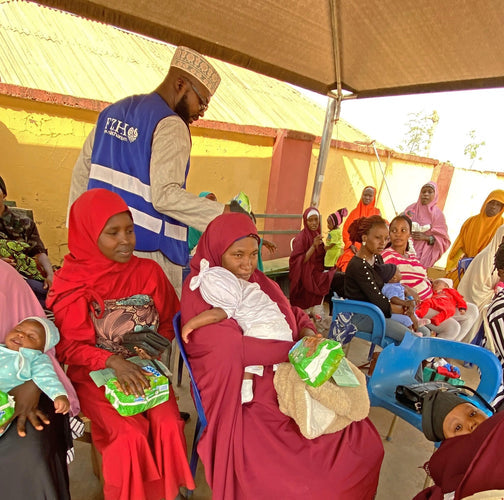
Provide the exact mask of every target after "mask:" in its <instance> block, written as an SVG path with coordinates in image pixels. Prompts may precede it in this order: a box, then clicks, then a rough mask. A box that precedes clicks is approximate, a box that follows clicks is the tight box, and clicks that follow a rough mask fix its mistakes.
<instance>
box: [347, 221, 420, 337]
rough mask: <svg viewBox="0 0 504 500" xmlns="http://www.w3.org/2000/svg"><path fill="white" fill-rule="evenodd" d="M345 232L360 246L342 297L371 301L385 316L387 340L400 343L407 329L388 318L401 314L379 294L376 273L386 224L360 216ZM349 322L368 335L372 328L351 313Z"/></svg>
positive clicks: (400, 309) (364, 318) (380, 282)
mask: <svg viewBox="0 0 504 500" xmlns="http://www.w3.org/2000/svg"><path fill="white" fill-rule="evenodd" d="M348 232H349V234H350V236H351V237H352V239H353V240H354V241H358V242H359V243H362V246H361V248H360V249H359V250H358V252H357V253H356V255H355V256H354V257H353V258H352V260H350V262H349V264H348V267H347V269H346V272H345V297H346V298H347V299H353V300H362V301H364V302H371V303H372V304H374V305H376V306H377V307H379V308H380V309H381V310H382V312H383V315H384V316H385V323H386V329H387V337H390V338H393V339H394V340H396V341H397V342H401V340H402V339H403V337H404V334H405V332H406V331H408V329H407V328H406V327H405V326H404V325H401V323H399V322H397V321H394V320H393V319H390V315H391V314H392V313H398V314H403V313H404V310H403V307H402V306H399V305H395V304H391V303H390V301H389V299H387V297H385V295H383V293H382V292H381V289H382V287H383V279H382V277H381V274H380V266H381V265H383V259H382V258H381V255H380V254H381V253H382V252H383V250H384V249H385V245H386V243H387V241H388V228H387V223H386V222H385V220H384V219H382V218H381V217H380V216H379V215H372V216H371V217H362V218H360V219H356V220H355V221H353V222H352V224H350V227H349V228H348ZM412 307H414V304H412ZM352 323H353V324H354V325H355V326H356V327H357V328H358V329H359V330H360V331H363V332H366V331H368V332H371V330H372V327H373V323H372V321H371V319H370V318H369V317H368V316H365V315H363V314H355V315H354V317H353V320H352ZM419 333H422V335H424V336H427V335H429V331H428V330H427V329H426V328H425V327H420V328H419Z"/></svg>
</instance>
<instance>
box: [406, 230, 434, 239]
mask: <svg viewBox="0 0 504 500" xmlns="http://www.w3.org/2000/svg"><path fill="white" fill-rule="evenodd" d="M411 237H412V238H413V239H414V240H417V241H418V240H420V241H429V240H430V236H427V235H426V234H425V233H421V232H420V231H412V233H411Z"/></svg>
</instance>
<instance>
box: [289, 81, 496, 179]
mask: <svg viewBox="0 0 504 500" xmlns="http://www.w3.org/2000/svg"><path fill="white" fill-rule="evenodd" d="M298 90H301V89H298ZM302 92H303V93H305V94H307V95H309V96H310V97H312V98H313V99H315V100H316V101H317V102H319V103H320V104H322V105H323V106H324V107H325V106H326V102H327V97H324V96H321V95H318V94H314V93H312V92H308V91H302ZM434 110H436V111H437V113H438V115H439V123H438V126H437V128H436V131H435V133H434V138H433V142H432V146H431V153H430V157H431V158H435V159H437V160H440V161H449V162H451V163H452V164H453V165H454V166H455V167H464V168H471V163H472V162H471V160H470V159H469V158H467V157H466V156H465V155H464V148H465V146H466V145H467V144H468V143H470V142H472V141H471V139H470V138H469V135H468V134H469V132H470V131H471V130H475V137H476V142H482V141H485V145H484V146H482V147H481V148H480V149H479V154H478V156H480V157H481V158H482V159H481V160H477V161H476V162H474V164H473V165H472V168H474V169H478V170H492V171H500V172H504V89H502V88H500V89H485V90H471V91H458V92H442V93H432V94H418V95H409V96H398V97H377V98H373V99H352V100H347V101H343V102H342V104H341V118H342V119H344V120H346V121H347V122H349V123H350V124H351V125H353V126H354V127H356V128H358V129H360V130H361V131H362V132H364V133H365V134H366V135H368V136H369V137H370V138H371V139H375V140H377V141H378V142H380V143H382V144H384V145H386V146H389V147H391V148H393V149H396V150H398V147H399V145H400V144H401V142H402V140H403V138H404V136H405V134H406V131H407V130H408V128H407V126H406V125H405V124H406V123H407V122H408V120H409V119H410V116H409V114H410V113H415V114H416V113H418V112H425V113H428V114H429V115H430V114H432V112H433V111H434Z"/></svg>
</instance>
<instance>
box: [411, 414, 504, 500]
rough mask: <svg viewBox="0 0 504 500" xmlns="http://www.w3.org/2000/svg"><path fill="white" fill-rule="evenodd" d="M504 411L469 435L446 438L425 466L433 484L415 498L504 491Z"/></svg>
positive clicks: (423, 499)
mask: <svg viewBox="0 0 504 500" xmlns="http://www.w3.org/2000/svg"><path fill="white" fill-rule="evenodd" d="M503 443H504V411H501V412H499V413H496V414H495V415H494V416H493V417H490V418H489V419H488V420H485V421H484V422H482V423H481V424H479V425H478V426H477V427H476V429H475V430H474V431H473V432H471V433H470V434H464V435H461V436H457V437H452V438H450V439H445V440H444V441H443V442H442V444H441V446H440V447H439V450H438V451H436V452H435V453H434V454H433V455H432V457H431V459H430V460H429V461H428V462H427V463H426V464H425V466H424V468H425V469H426V470H427V471H428V473H429V475H430V476H431V477H432V479H433V481H434V486H431V487H430V488H427V489H425V490H423V491H422V492H420V493H419V494H418V495H417V496H416V497H415V498H414V500H427V499H429V500H443V499H444V498H447V496H445V495H447V494H449V493H451V494H452V495H453V496H450V497H449V498H453V499H454V500H459V499H462V498H466V497H468V496H470V495H473V494H474V493H478V492H482V491H488V490H500V494H499V495H498V496H497V495H495V496H491V497H490V496H488V497H484V498H501V496H502V490H504V473H503V471H504V454H503V453H502V444H503Z"/></svg>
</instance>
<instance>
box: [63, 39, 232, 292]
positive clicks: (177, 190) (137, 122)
mask: <svg viewBox="0 0 504 500" xmlns="http://www.w3.org/2000/svg"><path fill="white" fill-rule="evenodd" d="M219 83H220V77H219V75H218V73H217V71H216V70H215V68H214V67H213V66H212V65H211V64H210V63H209V62H208V60H206V59H205V58H204V57H203V56H202V55H201V54H199V53H198V52H195V51H194V50H192V49H189V48H187V47H178V48H177V50H176V51H175V54H174V56H173V59H172V62H171V65H170V69H169V71H168V74H167V76H166V78H165V79H164V81H163V82H162V83H161V85H160V86H159V87H158V88H157V89H156V90H155V91H154V92H152V93H150V94H145V95H135V96H130V97H127V98H125V99H122V100H121V101H118V102H116V103H114V104H112V105H110V106H109V107H107V108H106V109H104V110H103V111H102V112H101V113H100V115H99V117H98V121H97V123H96V126H95V128H94V129H93V130H92V131H91V133H90V135H89V137H88V138H87V139H86V142H85V143H84V146H83V149H82V151H81V154H80V156H79V158H78V160H77V163H76V165H75V167H74V170H73V173H72V184H71V187H70V200H69V206H70V205H71V204H72V203H73V202H74V201H75V199H76V198H77V197H78V196H80V195H81V194H82V193H83V192H84V191H86V189H92V188H95V187H101V188H105V189H109V190H111V191H114V192H116V193H118V194H119V195H120V196H121V197H122V198H124V200H125V201H126V203H127V204H128V206H129V207H130V210H131V213H132V215H133V220H134V223H135V233H136V239H137V244H136V252H135V253H136V254H137V255H138V256H139V257H147V258H151V259H153V260H155V261H156V262H158V263H159V264H160V265H161V267H162V268H163V270H164V271H165V273H166V275H167V276H168V279H169V280H170V282H171V283H172V285H173V286H174V287H175V290H176V291H177V293H178V295H179V296H180V292H181V288H182V267H183V266H184V265H186V263H187V261H188V245H187V226H192V227H194V228H196V229H198V230H199V231H203V230H204V229H205V228H206V226H207V225H208V223H209V222H210V221H211V220H213V219H214V218H215V217H217V216H218V215H220V214H221V213H223V212H224V211H229V205H223V204H222V203H218V202H216V201H212V200H210V199H208V198H199V197H198V196H197V195H195V194H192V193H189V192H187V191H186V190H185V182H186V178H187V174H188V172H189V156H190V152H191V134H190V131H189V125H190V124H191V123H193V122H194V121H196V120H198V119H199V118H200V117H202V116H203V115H204V113H205V111H206V110H207V109H208V105H209V102H210V98H211V97H212V95H213V94H214V93H215V91H216V90H217V87H218V85H219Z"/></svg>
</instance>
